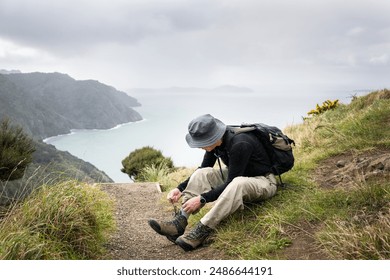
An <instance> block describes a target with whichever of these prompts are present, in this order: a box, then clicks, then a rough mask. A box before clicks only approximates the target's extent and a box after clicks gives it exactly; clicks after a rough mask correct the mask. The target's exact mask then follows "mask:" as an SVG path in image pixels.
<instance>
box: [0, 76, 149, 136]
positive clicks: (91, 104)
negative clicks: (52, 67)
mask: <svg viewBox="0 0 390 280" xmlns="http://www.w3.org/2000/svg"><path fill="white" fill-rule="evenodd" d="M0 101H1V102H0V119H1V118H4V117H8V118H10V119H11V120H12V121H14V122H16V123H17V124H19V125H21V126H22V127H23V128H24V130H25V131H26V132H27V133H29V134H30V135H32V136H33V137H34V138H36V139H44V138H47V137H51V136H57V135H60V134H66V133H69V132H70V130H71V129H109V128H112V127H114V126H116V125H118V124H121V123H127V122H133V121H138V120H141V119H142V117H141V116H140V114H139V113H138V112H136V111H135V110H134V109H132V107H136V106H139V105H140V104H139V103H138V102H137V100H136V99H135V98H133V97H130V96H128V95H127V94H126V93H124V92H121V91H118V90H116V89H115V88H113V87H110V86H107V85H104V84H102V83H99V82H97V81H93V80H86V81H77V80H75V79H73V78H71V77H69V76H68V75H66V74H60V73H26V74H21V73H20V74H7V75H2V74H0Z"/></svg>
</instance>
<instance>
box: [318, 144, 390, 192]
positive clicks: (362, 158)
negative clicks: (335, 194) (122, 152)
mask: <svg viewBox="0 0 390 280" xmlns="http://www.w3.org/2000/svg"><path fill="white" fill-rule="evenodd" d="M389 177H390V150H383V149H378V150H373V151H367V152H364V153H360V154H353V153H347V154H342V155H338V156H335V157H332V158H329V159H327V160H325V161H323V162H321V163H320V165H319V168H317V170H316V172H315V180H316V181H317V182H318V183H319V185H320V186H322V187H352V186H356V185H359V184H362V183H364V182H365V181H367V180H371V179H374V178H377V179H379V180H388V179H389Z"/></svg>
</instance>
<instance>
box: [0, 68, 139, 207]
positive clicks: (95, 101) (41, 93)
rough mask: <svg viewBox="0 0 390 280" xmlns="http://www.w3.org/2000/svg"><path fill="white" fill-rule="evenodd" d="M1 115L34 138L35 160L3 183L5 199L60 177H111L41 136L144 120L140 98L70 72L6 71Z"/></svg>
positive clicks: (0, 83) (0, 191) (0, 78)
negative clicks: (22, 173) (13, 179)
mask: <svg viewBox="0 0 390 280" xmlns="http://www.w3.org/2000/svg"><path fill="white" fill-rule="evenodd" d="M1 73H4V74H0V119H2V118H4V117H7V118H9V119H10V120H11V123H12V124H13V125H18V126H22V127H23V129H24V131H25V132H26V133H27V134H29V135H31V137H32V138H33V139H34V142H35V146H36V151H35V153H34V155H33V163H32V164H31V165H30V166H29V168H28V169H27V171H26V173H25V176H24V178H23V179H20V180H17V181H16V182H5V183H1V184H0V197H2V198H1V199H0V204H1V203H6V202H7V201H8V200H9V199H11V200H12V199H14V198H15V197H18V196H19V195H21V194H22V195H23V193H28V192H29V191H30V189H32V188H34V186H35V185H39V184H40V183H42V182H41V181H44V182H47V181H52V180H57V179H61V178H71V179H79V180H82V181H88V182H112V179H111V178H109V177H108V176H107V175H106V174H105V173H104V172H102V171H100V170H98V169H97V168H96V167H94V166H93V165H92V164H90V163H88V162H84V161H82V160H80V159H78V158H76V157H74V156H72V155H71V154H69V153H66V152H61V151H58V150H56V148H55V147H54V146H51V145H47V144H45V143H43V142H42V139H44V138H46V137H50V136H55V135H59V134H65V133H69V132H70V130H71V129H94V128H97V129H108V128H111V127H114V126H116V125H118V124H120V123H126V122H132V121H138V120H141V119H142V117H141V116H140V114H139V113H137V112H136V111H135V110H134V109H132V107H136V106H139V105H140V104H139V103H138V102H137V100H136V99H134V98H132V97H130V96H128V95H127V94H125V93H124V92H120V91H117V90H116V89H114V88H113V87H110V86H107V85H104V84H101V83H99V82H97V81H92V80H88V81H76V80H74V79H73V78H71V77H69V76H68V75H65V74H59V73H50V74H45V73H29V74H22V73H18V72H17V71H2V72H1Z"/></svg>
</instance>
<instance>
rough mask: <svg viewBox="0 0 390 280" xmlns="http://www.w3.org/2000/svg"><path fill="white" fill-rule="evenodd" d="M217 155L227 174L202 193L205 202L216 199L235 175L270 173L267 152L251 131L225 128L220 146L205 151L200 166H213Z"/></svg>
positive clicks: (180, 186) (183, 187)
mask: <svg viewBox="0 0 390 280" xmlns="http://www.w3.org/2000/svg"><path fill="white" fill-rule="evenodd" d="M217 157H220V158H221V160H222V161H223V163H224V164H225V165H226V166H227V167H228V176H227V178H226V180H225V182H224V183H223V184H222V185H220V186H217V187H215V188H213V189H212V190H210V191H209V192H206V193H203V194H202V196H203V197H204V198H205V199H206V201H207V202H211V201H214V200H216V199H217V198H218V197H219V196H220V194H221V193H222V192H223V191H224V189H225V188H226V186H227V185H228V184H229V183H230V182H231V181H232V180H233V179H234V178H236V177H239V176H245V177H255V176H264V175H266V174H268V173H271V162H270V160H269V157H268V155H267V152H266V150H265V148H264V146H263V144H262V143H261V142H260V141H259V140H258V139H257V137H256V136H255V135H254V134H253V133H251V132H246V133H240V134H237V135H235V134H234V133H233V132H232V131H230V130H229V129H227V130H226V132H225V134H224V136H223V138H222V144H221V146H219V147H217V148H215V149H214V150H213V151H211V152H206V153H205V155H204V157H203V162H202V164H201V166H200V168H204V167H213V166H214V164H215V162H216V161H217ZM188 181H189V179H187V180H186V181H184V182H183V183H181V184H180V185H179V186H178V188H179V190H180V191H183V190H184V189H185V188H186V187H187V184H188Z"/></svg>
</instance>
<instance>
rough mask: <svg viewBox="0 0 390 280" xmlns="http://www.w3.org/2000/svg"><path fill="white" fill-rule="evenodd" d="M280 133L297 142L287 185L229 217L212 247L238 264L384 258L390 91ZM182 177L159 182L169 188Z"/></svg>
mask: <svg viewBox="0 0 390 280" xmlns="http://www.w3.org/2000/svg"><path fill="white" fill-rule="evenodd" d="M284 132H285V133H286V134H288V135H289V136H290V137H291V138H292V139H294V140H295V142H296V144H297V145H296V147H295V149H294V155H295V158H296V163H295V166H294V168H293V169H292V170H291V171H290V172H288V173H286V174H284V175H283V180H284V182H285V183H287V184H288V187H285V188H283V189H280V190H279V191H278V193H277V195H276V196H275V197H274V198H272V199H270V200H268V201H265V202H264V203H262V204H260V205H259V204H253V205H247V207H246V209H245V210H244V211H240V212H237V213H236V214H235V215H233V216H232V217H230V218H229V219H228V220H227V221H225V222H224V223H223V224H221V225H220V227H219V228H218V230H217V233H216V236H215V238H214V239H215V242H214V243H213V244H212V246H216V247H217V248H219V249H221V250H224V251H226V253H228V254H229V255H230V256H231V257H232V258H237V259H269V258H271V259H389V258H390V180H389V179H390V175H389V173H390V91H389V90H386V89H385V90H380V91H377V92H373V93H370V94H368V95H366V96H363V97H354V98H353V100H352V102H351V103H350V104H348V105H345V104H339V106H337V107H336V108H334V109H331V110H328V111H326V112H323V113H322V114H318V115H314V116H312V117H311V118H307V119H305V121H304V122H303V123H302V124H299V125H294V126H291V127H288V128H286V129H285V130H284ZM187 175H188V174H185V175H183V176H182V177H181V178H180V179H178V178H177V176H178V173H177V172H176V173H175V174H173V173H172V174H170V176H171V180H170V181H169V182H166V180H167V179H166V178H165V179H164V178H161V181H162V182H163V185H165V186H167V189H170V188H173V187H175V186H176V185H177V182H178V181H180V180H182V179H184V178H185V176H187ZM204 211H207V209H203V210H202V211H201V213H200V214H199V215H195V216H191V219H190V222H191V223H192V224H194V223H195V222H196V221H197V220H199V219H200V218H201V216H202V215H203V214H204Z"/></svg>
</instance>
